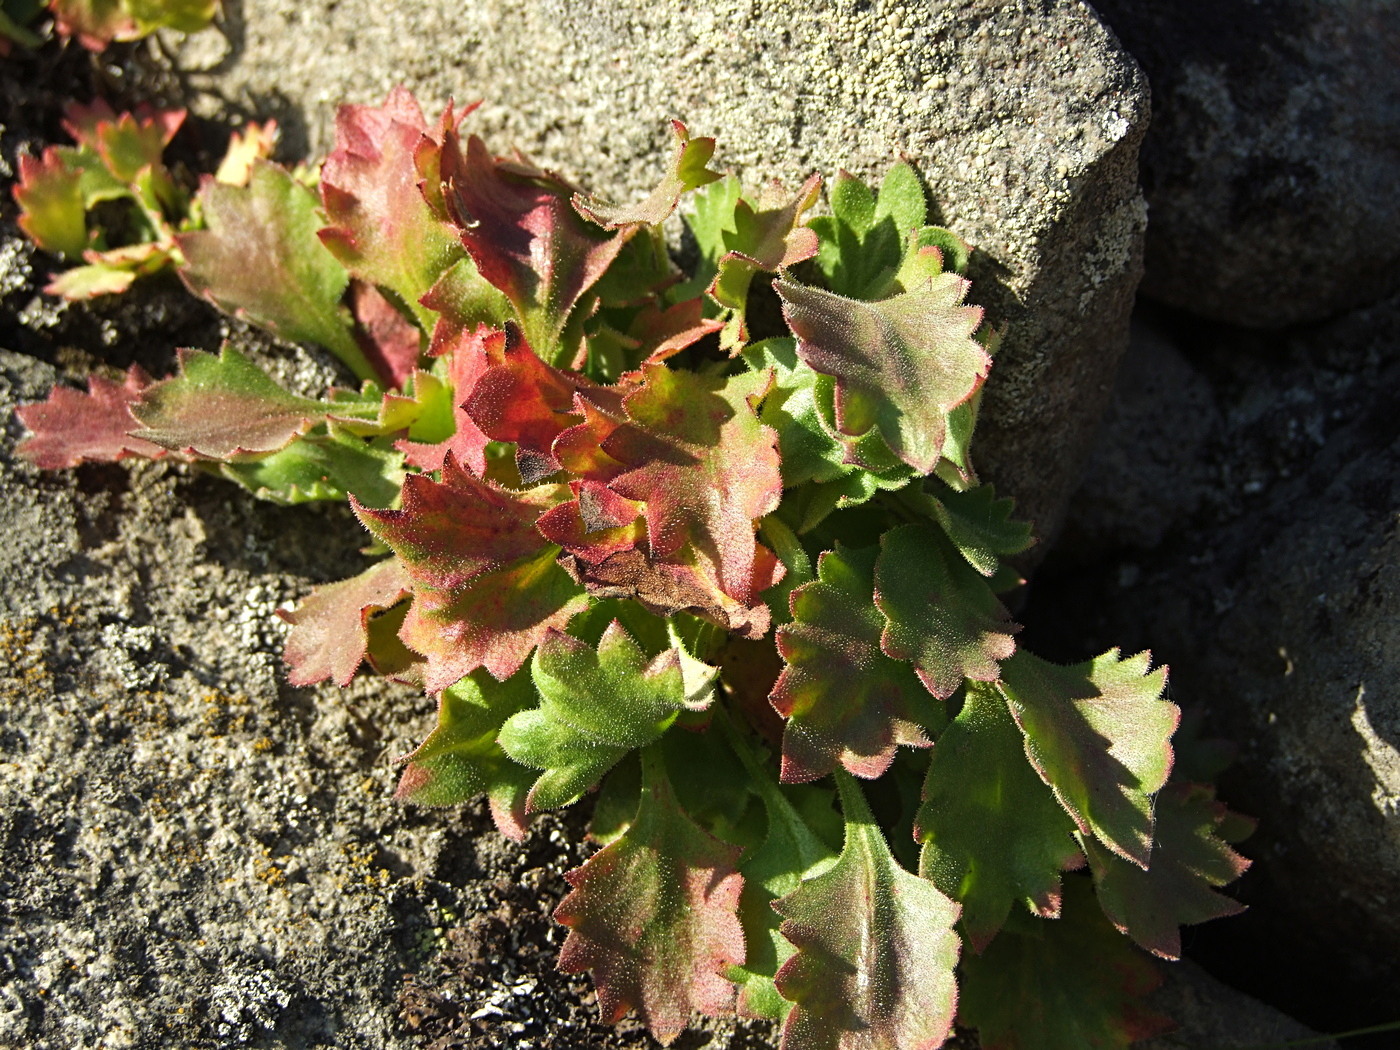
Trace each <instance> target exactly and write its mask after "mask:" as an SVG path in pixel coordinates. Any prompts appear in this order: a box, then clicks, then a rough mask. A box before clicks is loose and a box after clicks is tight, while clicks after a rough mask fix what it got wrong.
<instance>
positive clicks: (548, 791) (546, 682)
mask: <svg viewBox="0 0 1400 1050" xmlns="http://www.w3.org/2000/svg"><path fill="white" fill-rule="evenodd" d="M531 673H532V675H533V677H534V681H535V688H536V689H537V690H538V691H539V695H540V706H539V707H538V708H537V709H535V710H531V711H523V712H521V713H520V714H518V715H516V716H514V717H513V718H512V719H511V720H510V721H509V722H508V723H507V724H506V727H505V728H504V729H503V730H502V732H501V746H502V747H504V748H505V749H506V752H507V753H508V754H509V755H510V756H511V757H512V758H514V759H515V760H516V761H518V762H521V763H523V764H525V765H527V766H533V767H534V768H536V769H543V770H544V771H545V772H544V773H542V774H540V776H539V779H538V780H536V781H535V784H534V786H533V787H532V788H531V789H530V795H529V799H528V807H529V809H530V810H531V811H534V810H539V809H553V808H555V807H557V806H565V805H569V804H570V803H572V802H573V801H574V800H575V799H577V798H578V797H579V796H580V795H581V794H583V792H584V791H586V790H588V788H590V787H592V786H593V785H594V784H596V783H597V782H598V779H599V778H600V777H601V776H602V775H603V774H604V773H606V772H607V771H608V770H609V769H611V768H612V767H613V766H614V765H616V764H617V762H618V761H620V760H621V759H622V757H623V756H624V755H626V754H627V752H629V751H631V750H633V749H635V748H639V747H645V746H646V745H647V744H650V743H652V742H653V741H654V740H656V739H657V738H658V737H659V736H661V734H662V733H664V732H665V731H666V729H667V728H668V727H669V726H670V725H671V723H672V722H674V721H675V719H676V715H677V714H679V713H680V712H681V711H682V710H684V709H685V708H686V707H687V706H688V691H687V689H686V682H685V676H684V675H683V673H682V671H681V663H680V654H679V653H678V652H677V650H675V649H667V650H665V651H664V652H662V653H661V654H660V655H658V656H657V657H656V658H655V659H653V660H651V661H648V660H647V658H646V654H645V653H643V652H642V649H641V648H640V647H639V646H638V645H637V643H636V642H635V641H633V640H632V637H631V635H629V634H628V633H627V630H626V629H625V628H624V627H623V626H622V625H621V624H620V623H618V622H617V621H616V620H614V621H613V622H612V623H611V624H609V625H608V627H607V629H606V630H605V631H604V632H603V637H602V639H601V640H600V641H599V643H598V647H597V649H596V650H595V649H594V648H593V647H592V646H590V645H588V643H587V642H583V641H580V640H579V639H577V638H574V637H572V636H571V635H567V634H564V633H562V632H560V631H551V632H549V633H548V634H547V635H546V636H545V639H544V641H543V642H541V643H540V647H539V649H537V650H536V651H535V658H534V661H533V663H532V664H531Z"/></svg>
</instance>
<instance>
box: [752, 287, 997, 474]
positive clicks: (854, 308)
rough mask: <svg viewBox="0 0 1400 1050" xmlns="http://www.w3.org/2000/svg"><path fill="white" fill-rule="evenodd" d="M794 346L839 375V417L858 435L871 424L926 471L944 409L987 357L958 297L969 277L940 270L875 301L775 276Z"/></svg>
mask: <svg viewBox="0 0 1400 1050" xmlns="http://www.w3.org/2000/svg"><path fill="white" fill-rule="evenodd" d="M773 287H774V289H775V290H776V291H777V292H778V294H779V295H780V296H782V298H783V300H784V307H783V314H784V316H785V317H786V318H787V322H788V325H789V327H791V328H792V331H793V333H794V334H795V335H796V336H797V339H798V342H797V353H798V355H799V356H800V357H801V358H802V360H803V361H805V362H806V363H807V364H808V365H809V366H811V367H812V368H813V369H815V370H816V371H818V372H821V373H823V374H824V375H830V376H833V377H834V378H835V379H836V399H835V411H836V425H837V428H838V429H839V430H840V432H841V433H843V434H847V435H850V436H851V437H860V436H862V435H864V434H866V433H867V432H868V431H870V430H871V429H872V428H875V429H878V431H879V433H880V436H881V437H883V438H884V440H885V442H886V443H887V444H888V445H889V447H890V448H891V449H892V450H893V451H894V453H895V455H897V456H898V457H899V458H900V459H901V460H903V461H904V462H905V463H907V464H909V466H911V467H913V468H914V469H915V470H916V471H918V472H919V473H921V474H929V473H932V471H933V469H934V467H935V466H936V465H937V464H938V461H939V459H940V458H941V457H942V454H943V447H944V442H945V438H946V436H947V430H948V414H949V412H951V411H952V410H953V409H954V408H955V407H956V406H958V405H959V404H961V403H962V402H964V401H966V400H967V399H968V398H970V397H971V396H972V395H973V393H974V392H975V391H976V390H977V388H978V387H979V386H980V385H981V383H982V380H984V379H985V378H986V376H987V370H988V369H989V368H990V366H991V358H990V357H989V356H988V355H987V353H986V351H985V350H983V348H982V347H981V345H979V344H978V342H977V341H976V340H975V339H973V338H972V333H973V332H974V331H975V330H976V329H977V326H978V325H979V324H981V321H982V311H981V309H980V308H978V307H973V306H964V305H962V301H963V297H964V295H966V292H967V282H966V281H965V280H963V279H962V278H961V277H957V276H954V275H953V274H943V275H941V276H940V277H937V278H934V279H931V280H930V281H928V283H927V284H925V285H921V286H919V287H917V288H914V289H911V290H909V291H906V292H902V293H900V294H899V295H895V296H892V297H891V298H888V299H885V300H882V301H881V302H877V303H864V302H860V301H858V300H855V299H850V298H846V297H844V296H840V295H835V294H833V293H831V292H825V291H822V290H821V289H818V288H811V287H808V286H806V285H801V284H798V283H796V282H794V281H787V280H779V281H775V282H774V284H773Z"/></svg>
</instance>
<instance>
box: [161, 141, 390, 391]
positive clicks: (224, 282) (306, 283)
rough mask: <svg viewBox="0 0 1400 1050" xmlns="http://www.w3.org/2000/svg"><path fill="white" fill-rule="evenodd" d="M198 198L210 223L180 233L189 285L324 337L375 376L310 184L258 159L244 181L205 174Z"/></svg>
mask: <svg viewBox="0 0 1400 1050" xmlns="http://www.w3.org/2000/svg"><path fill="white" fill-rule="evenodd" d="M198 203H199V206H200V208H201V209H202V210H203V213H204V218H205V222H206V223H207V225H208V228H207V229H204V230H197V231H195V232H193V233H183V234H180V235H178V236H177V237H176V238H175V240H176V243H177V244H178V245H179V246H180V251H181V252H182V253H183V255H184V257H185V264H184V265H183V266H182V267H181V269H180V276H181V277H182V278H183V279H184V281H185V283H186V284H187V285H188V286H189V288H190V291H192V292H194V293H195V294H196V295H199V296H202V297H203V298H205V299H208V300H209V301H210V302H212V303H213V304H214V305H215V306H217V307H218V308H219V309H221V310H223V311H225V312H226V313H230V314H234V315H236V316H243V317H247V318H248V320H250V321H252V322H253V323H254V324H256V325H259V326H261V327H263V328H266V329H268V330H269V331H271V332H272V333H273V334H274V335H277V336H279V337H280V338H282V339H287V340H290V341H291V342H309V343H318V344H320V345H321V346H324V347H325V348H326V349H327V350H329V351H331V353H333V354H335V355H336V357H338V358H340V360H341V361H343V362H344V363H345V364H346V365H347V366H348V367H349V368H350V370H351V371H353V372H354V373H355V374H356V375H357V376H359V377H360V378H361V379H371V378H375V372H374V369H373V368H372V367H371V365H370V364H369V362H368V360H367V359H366V358H365V355H364V352H363V351H362V350H361V349H360V346H359V344H358V343H357V342H356V341H355V337H354V334H353V332H352V329H351V321H350V314H349V312H348V311H347V310H346V309H345V307H344V306H342V305H341V296H342V295H343V294H344V292H345V287H346V285H347V284H348V283H349V275H348V274H347V273H346V272H345V268H344V267H343V266H341V265H340V263H339V262H337V261H336V258H335V256H333V255H332V254H331V252H330V250H329V249H327V248H326V246H325V245H324V244H322V243H321V240H320V238H319V236H317V234H318V232H319V231H320V229H321V228H322V227H323V226H324V225H325V220H324V217H323V216H322V214H321V209H320V206H319V205H318V203H317V201H316V197H315V195H314V194H313V193H312V192H311V191H310V190H309V189H307V188H306V187H305V186H304V185H302V184H301V183H300V182H298V181H297V180H296V178H295V177H293V176H292V174H291V173H290V172H288V171H286V170H285V169H283V168H280V167H278V166H277V165H275V164H272V163H270V162H268V161H262V160H259V161H255V162H254V163H253V169H252V175H251V176H250V177H249V180H248V185H247V186H246V187H243V186H231V185H229V184H227V183H223V182H217V181H215V180H213V179H207V180H206V181H205V183H204V185H203V186H202V187H201V189H200V191H199V201H198Z"/></svg>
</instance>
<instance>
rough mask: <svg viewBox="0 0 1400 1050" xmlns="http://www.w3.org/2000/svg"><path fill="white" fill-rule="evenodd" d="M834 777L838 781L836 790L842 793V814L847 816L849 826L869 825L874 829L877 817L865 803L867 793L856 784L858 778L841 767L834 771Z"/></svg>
mask: <svg viewBox="0 0 1400 1050" xmlns="http://www.w3.org/2000/svg"><path fill="white" fill-rule="evenodd" d="M832 777H833V778H834V779H835V780H836V790H837V791H839V792H841V812H842V813H843V814H844V815H845V818H846V823H847V825H850V824H869V825H871V826H872V827H873V826H874V825H875V815H874V814H873V813H871V812H870V806H869V805H868V804H867V803H866V801H865V792H863V791H862V790H861V789H860V785H859V784H857V783H856V778H855V777H853V776H851V774H849V773H847V772H846V771H845V770H844V769H841V768H839V767H838V768H837V769H835V770H833V771H832Z"/></svg>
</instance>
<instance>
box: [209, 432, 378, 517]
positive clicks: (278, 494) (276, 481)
mask: <svg viewBox="0 0 1400 1050" xmlns="http://www.w3.org/2000/svg"><path fill="white" fill-rule="evenodd" d="M403 464H404V456H403V453H402V452H399V451H396V450H395V449H394V448H392V447H391V446H390V445H389V444H388V442H387V441H386V440H385V439H378V440H374V441H366V440H364V439H363V438H359V437H356V436H355V435H354V434H352V433H350V432H349V431H348V430H346V429H345V428H343V427H341V426H338V425H337V424H335V423H331V424H330V425H329V427H327V428H325V430H324V432H321V433H316V432H313V433H311V434H305V435H302V436H301V437H297V438H294V439H293V440H292V442H291V444H289V445H287V446H286V447H285V448H282V449H279V450H278V451H276V452H273V453H272V454H271V455H267V456H263V457H260V458H258V459H254V460H248V461H239V462H235V463H227V462H226V463H222V464H220V466H219V473H220V474H222V475H223V476H224V477H226V478H228V479H229V480H230V481H236V482H237V483H238V484H240V485H242V486H243V487H244V488H246V489H248V490H249V491H250V492H252V493H253V495H255V496H257V497H258V498H259V499H265V500H270V501H271V502H273V503H282V504H297V503H309V502H312V501H313V500H343V499H344V498H345V497H346V496H349V495H353V496H354V497H355V498H356V499H357V500H359V501H360V503H361V504H362V505H364V506H366V507H387V506H389V505H390V504H391V503H393V502H394V501H395V500H396V499H398V497H399V490H400V489H401V488H402V487H403V479H404V470H403Z"/></svg>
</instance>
